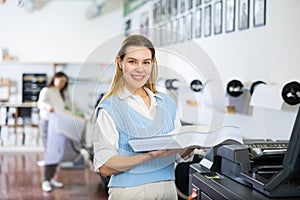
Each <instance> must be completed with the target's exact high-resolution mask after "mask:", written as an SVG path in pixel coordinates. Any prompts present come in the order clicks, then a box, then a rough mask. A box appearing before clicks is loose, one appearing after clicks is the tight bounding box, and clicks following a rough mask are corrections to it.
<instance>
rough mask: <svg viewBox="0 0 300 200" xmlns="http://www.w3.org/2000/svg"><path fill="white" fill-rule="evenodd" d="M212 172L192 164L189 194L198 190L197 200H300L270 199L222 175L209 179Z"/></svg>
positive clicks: (286, 199)
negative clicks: (207, 175) (208, 175)
mask: <svg viewBox="0 0 300 200" xmlns="http://www.w3.org/2000/svg"><path fill="white" fill-rule="evenodd" d="M207 172H210V171H208V170H205V169H202V168H201V166H200V165H199V164H198V163H197V164H192V165H191V166H190V170H189V193H190V194H191V191H192V189H193V188H194V189H196V190H197V193H198V197H197V198H196V199H197V200H198V199H199V200H200V199H201V200H212V199H213V200H248V199H249V200H262V199H264V200H268V199H272V200H273V199H281V200H282V199H284V200H288V199H293V200H295V199H299V197H296V198H269V197H267V196H265V195H263V194H261V193H260V192H258V191H256V190H252V189H251V188H250V187H247V186H244V185H242V184H240V183H238V182H236V181H234V180H232V179H230V178H228V177H226V176H223V175H221V174H219V175H220V177H221V178H219V179H212V178H207V177H206V176H205V173H207Z"/></svg>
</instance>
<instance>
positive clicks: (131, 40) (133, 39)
mask: <svg viewBox="0 0 300 200" xmlns="http://www.w3.org/2000/svg"><path fill="white" fill-rule="evenodd" d="M130 46H135V47H146V48H148V49H149V50H150V51H151V56H152V57H151V61H152V71H151V74H150V77H149V79H148V80H147V82H146V83H145V85H144V87H147V88H149V89H150V90H151V91H152V92H153V93H154V94H155V93H157V90H156V79H157V71H158V67H157V61H156V57H155V49H154V46H153V44H152V42H151V41H150V40H149V39H147V38H146V37H145V36H143V35H130V36H128V37H126V38H125V40H124V41H123V43H122V45H121V49H120V50H119V52H118V54H117V56H116V58H115V67H116V73H115V75H114V78H113V81H112V84H111V87H110V89H109V91H108V92H107V94H106V95H105V96H104V97H103V98H102V99H101V101H100V103H101V102H103V101H104V100H105V99H107V98H108V97H110V96H113V95H114V94H116V93H117V92H118V91H120V89H122V88H123V85H124V82H123V79H122V76H123V73H122V66H120V62H119V61H118V59H121V60H123V59H124V56H125V55H126V50H127V48H128V47H130Z"/></svg>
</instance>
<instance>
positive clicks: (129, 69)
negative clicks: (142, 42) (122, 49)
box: [120, 46, 153, 93]
mask: <svg viewBox="0 0 300 200" xmlns="http://www.w3.org/2000/svg"><path fill="white" fill-rule="evenodd" d="M120 62H121V63H120V64H121V65H120V66H122V71H123V78H124V82H125V86H126V88H127V89H128V90H129V91H130V92H132V93H133V92H134V91H136V90H137V89H139V88H142V87H143V86H144V85H145V83H146V82H147V81H148V79H149V77H150V74H151V71H152V65H153V63H152V55H151V51H150V50H149V49H148V48H146V47H135V46H129V47H127V49H126V54H125V56H124V58H123V60H122V61H120Z"/></svg>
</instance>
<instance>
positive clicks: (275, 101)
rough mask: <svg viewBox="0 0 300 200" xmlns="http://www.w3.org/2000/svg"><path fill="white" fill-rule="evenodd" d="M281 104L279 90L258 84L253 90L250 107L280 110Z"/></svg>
mask: <svg viewBox="0 0 300 200" xmlns="http://www.w3.org/2000/svg"><path fill="white" fill-rule="evenodd" d="M282 104H283V100H282V98H281V90H280V88H279V87H276V86H273V85H265V84H260V85H257V86H256V87H255V89H254V92H253V94H252V97H251V101H250V105H251V106H256V107H263V108H270V109H276V110H280V109H281V107H282Z"/></svg>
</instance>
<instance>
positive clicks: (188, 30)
mask: <svg viewBox="0 0 300 200" xmlns="http://www.w3.org/2000/svg"><path fill="white" fill-rule="evenodd" d="M185 30H186V36H187V39H188V40H191V39H192V38H193V14H192V13H191V12H190V13H188V14H187V16H186V27H185Z"/></svg>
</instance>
